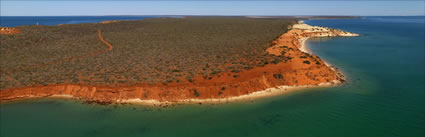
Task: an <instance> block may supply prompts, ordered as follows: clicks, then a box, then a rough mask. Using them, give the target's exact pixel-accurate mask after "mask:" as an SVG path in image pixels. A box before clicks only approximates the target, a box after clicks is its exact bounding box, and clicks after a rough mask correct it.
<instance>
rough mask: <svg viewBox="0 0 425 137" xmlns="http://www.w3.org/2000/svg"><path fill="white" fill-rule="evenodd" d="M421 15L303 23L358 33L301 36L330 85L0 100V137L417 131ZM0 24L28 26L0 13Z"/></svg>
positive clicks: (390, 134)
mask: <svg viewBox="0 0 425 137" xmlns="http://www.w3.org/2000/svg"><path fill="white" fill-rule="evenodd" d="M57 18H64V17H57ZM51 19H52V20H53V22H56V21H54V20H55V18H54V17H53V18H51ZM23 20H26V19H23ZM424 20H425V17H424V16H411V17H361V18H358V19H321V20H307V21H305V22H306V23H307V24H310V25H318V26H325V27H331V28H337V29H342V30H345V31H349V32H355V33H359V34H360V35H361V36H360V37H337V38H314V39H309V40H308V41H307V45H308V47H309V48H310V49H311V51H312V52H313V54H316V55H318V56H319V57H321V58H322V59H324V60H325V61H327V62H328V63H330V64H332V65H334V66H336V67H338V68H339V69H340V70H341V71H342V72H343V73H344V74H345V75H346V76H347V83H346V84H344V85H343V86H340V87H333V88H309V89H305V90H299V91H293V92H288V93H284V94H282V95H279V96H274V97H267V98H261V99H256V100H251V101H244V102H235V103H227V104H209V105H208V104H202V105H199V104H189V105H177V106H175V107H168V108H158V107H148V106H140V105H106V106H102V105H96V104H84V103H83V102H79V101H75V100H68V99H35V100H24V101H17V102H11V103H6V104H1V105H0V136H1V137H26V136H32V137H37V136H40V137H45V136H61V137H74V136H78V137H108V136H111V137H114V136H120V137H126V136H128V137H132V136H136V135H137V136H144V137H158V136H173V137H192V136H193V137H199V136H202V137H218V136H229V137H274V136H276V137H281V136H290V137H314V136H318V137H396V136H403V137H422V136H424V135H425V87H424V83H425V74H424V73H425V67H424V64H425V57H424V55H425V42H424V37H425V35H424V33H425V28H424V26H425V23H424ZM74 21H75V22H78V20H74ZM5 22H6V23H5ZM3 24H9V25H10V26H17V25H29V24H24V23H21V22H19V23H16V24H15V25H13V24H14V23H10V22H9V23H7V21H4V20H2V25H3ZM31 24H33V23H31ZM40 24H41V22H40ZM46 24H49V23H46ZM52 24H54V23H52ZM52 24H50V25H52ZM59 24H63V23H59Z"/></svg>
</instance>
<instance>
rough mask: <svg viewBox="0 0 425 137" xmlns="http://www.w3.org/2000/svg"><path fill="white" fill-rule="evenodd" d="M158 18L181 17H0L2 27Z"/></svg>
mask: <svg viewBox="0 0 425 137" xmlns="http://www.w3.org/2000/svg"><path fill="white" fill-rule="evenodd" d="M157 17H179V16H0V26H5V27H16V26H22V25H36V24H37V23H38V24H39V25H59V24H79V23H99V22H101V21H106V20H140V19H148V18H157Z"/></svg>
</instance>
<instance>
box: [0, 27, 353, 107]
mask: <svg viewBox="0 0 425 137" xmlns="http://www.w3.org/2000/svg"><path fill="white" fill-rule="evenodd" d="M324 36H358V35H357V34H354V33H348V32H344V31H341V30H335V29H329V28H322V27H313V26H308V25H306V24H302V23H301V24H295V25H294V26H293V27H292V29H291V30H290V31H288V32H287V33H285V34H283V35H282V36H280V37H279V38H278V39H276V40H275V41H274V42H273V46H271V47H270V48H268V49H267V50H266V52H268V53H269V54H272V55H275V56H283V55H284V56H287V57H289V58H290V59H289V60H287V61H283V62H279V63H276V64H273V63H270V64H268V65H265V66H264V67H256V68H253V69H250V70H245V71H242V72H239V73H233V72H222V73H220V74H219V75H217V76H213V77H208V78H205V77H202V76H199V77H196V78H194V79H193V80H194V81H193V82H189V81H186V80H184V79H182V80H181V81H182V82H179V83H169V84H166V85H163V84H156V85H149V84H139V85H136V86H116V87H111V86H96V87H95V86H90V85H69V84H61V85H49V86H33V87H24V88H13V89H5V90H2V91H0V93H1V94H0V101H7V100H16V99H23V98H32V97H48V96H52V95H71V96H72V97H74V98H77V99H82V100H85V101H94V102H100V103H105V102H106V103H111V102H123V101H125V100H131V99H140V100H158V101H167V102H179V101H181V100H187V99H219V98H228V97H235V96H241V95H247V94H250V93H253V92H256V91H260V90H265V89H268V88H274V87H278V86H282V85H286V86H300V85H319V84H322V85H323V84H327V85H329V86H331V85H338V84H340V83H342V82H344V78H343V76H342V75H341V74H340V73H339V71H337V69H335V68H334V67H331V66H328V65H327V63H325V62H324V61H323V60H321V59H320V58H319V57H317V56H315V55H312V54H309V53H306V52H303V51H302V50H300V49H301V48H302V44H303V40H305V38H309V37H324Z"/></svg>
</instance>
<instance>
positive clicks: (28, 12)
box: [0, 0, 425, 16]
mask: <svg viewBox="0 0 425 137" xmlns="http://www.w3.org/2000/svg"><path fill="white" fill-rule="evenodd" d="M424 6H425V2H424V1H394V0H393V1H320V0H316V1H113V0H110V1H57V0H54V1H4V0H1V8H0V11H1V14H0V15H1V16H63V15H360V16H376V15H390V16H391V15H392V16H406V15H424V14H425V9H424Z"/></svg>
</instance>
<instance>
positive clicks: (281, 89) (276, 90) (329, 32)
mask: <svg viewBox="0 0 425 137" xmlns="http://www.w3.org/2000/svg"><path fill="white" fill-rule="evenodd" d="M316 29H317V31H316ZM324 30H325V31H324ZM294 32H295V34H296V35H294V34H291V33H294ZM298 33H299V34H298ZM322 34H325V35H322ZM285 35H290V36H291V37H290V38H291V39H292V40H294V39H295V40H296V42H295V43H292V44H293V46H295V47H296V48H298V49H299V50H300V51H301V52H304V53H306V54H311V51H310V50H309V49H308V47H307V45H306V41H307V40H308V39H309V38H311V37H331V36H358V34H354V33H347V32H344V31H340V30H333V29H329V28H322V27H317V26H309V25H306V24H304V23H303V22H299V23H298V24H295V25H294V26H293V27H292V29H291V30H290V31H288V32H287V33H285V34H283V35H282V36H281V37H282V38H283V36H285ZM304 35H305V36H304ZM282 38H279V39H282ZM279 39H278V40H276V41H278V42H279V41H282V40H279ZM283 40H287V39H283ZM108 46H109V45H108ZM282 46H284V45H282V43H281V44H277V45H275V46H273V47H270V49H271V50H270V51H267V52H269V53H270V54H275V55H278V54H280V53H281V49H275V48H276V47H278V48H280V47H282ZM110 47H111V46H110ZM313 56H314V55H313ZM320 61H322V62H323V64H325V65H326V66H327V67H328V68H329V69H331V70H332V71H334V72H335V73H336V76H337V77H336V79H334V80H332V81H329V82H321V83H316V84H305V85H302V84H301V85H294V84H292V85H280V86H279V85H276V84H273V85H269V83H270V81H269V80H267V78H266V77H265V76H263V77H261V78H257V79H255V80H257V83H258V82H260V84H261V83H263V85H262V86H265V87H266V88H262V90H256V91H252V92H247V93H243V94H240V93H238V94H237V95H230V96H224V97H210V98H196V97H195V98H193V97H192V98H184V99H173V100H171V101H168V100H165V101H164V100H158V99H151V98H145V99H141V98H142V97H139V98H127V99H123V98H121V93H119V94H120V95H119V96H120V97H118V99H115V100H114V99H111V100H114V101H112V102H102V101H96V100H93V95H94V93H95V92H96V87H91V89H90V87H80V88H79V89H78V88H77V90H78V91H83V92H87V93H90V95H83V96H81V97H78V96H74V95H73V94H71V92H72V91H74V89H75V87H70V89H68V87H54V88H51V89H57V90H61V92H59V93H61V94H48V93H41V95H34V93H33V91H29V92H30V95H26V96H25V95H24V96H15V97H14V98H9V99H10V100H21V99H27V98H44V97H50V98H71V99H77V100H80V99H81V100H87V99H88V100H87V102H97V103H99V104H102V103H105V104H107V103H123V104H125V103H129V104H142V105H152V106H168V105H170V104H195V103H198V104H202V103H208V104H209V103H212V104H217V103H228V102H236V101H246V100H253V99H257V98H263V97H269V96H274V95H279V94H283V93H287V92H291V91H295V90H300V89H305V88H315V87H333V86H338V85H340V84H342V83H344V81H345V79H344V76H343V75H342V73H341V72H339V71H338V69H336V68H334V67H332V66H331V65H329V64H328V63H327V62H326V61H323V60H320ZM307 72H308V71H307ZM249 82H250V81H248V82H245V83H242V84H247V83H248V84H249ZM257 86H258V85H257ZM254 87H255V86H254ZM73 88H74V89H73ZM258 88H261V86H260V87H256V88H254V89H258ZM41 89H43V88H41ZM99 89H100V88H98V89H97V91H99ZM69 90H70V91H69ZM140 90H142V91H140V92H143V89H140ZM62 91H63V92H62ZM195 91H196V90H195ZM118 92H120V91H118ZM123 94H126V93H123ZM137 94H139V96H140V94H141V93H137ZM77 95H78V94H77ZM85 96H88V97H85ZM9 99H8V98H6V99H4V98H1V99H0V101H1V102H3V101H2V100H6V101H7V100H9Z"/></svg>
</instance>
